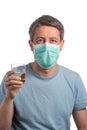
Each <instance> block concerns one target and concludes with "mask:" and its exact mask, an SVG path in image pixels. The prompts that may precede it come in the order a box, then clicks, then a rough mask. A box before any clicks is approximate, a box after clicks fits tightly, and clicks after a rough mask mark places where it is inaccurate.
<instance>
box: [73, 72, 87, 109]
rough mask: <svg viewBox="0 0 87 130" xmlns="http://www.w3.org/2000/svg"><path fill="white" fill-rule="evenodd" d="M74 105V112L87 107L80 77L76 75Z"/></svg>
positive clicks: (85, 94) (86, 95)
mask: <svg viewBox="0 0 87 130" xmlns="http://www.w3.org/2000/svg"><path fill="white" fill-rule="evenodd" d="M75 90H76V91H75V92H76V94H75V103H74V110H80V109H83V108H86V107H87V91H86V88H85V86H84V84H83V81H82V79H81V77H80V76H79V75H78V74H77V77H76V80H75Z"/></svg>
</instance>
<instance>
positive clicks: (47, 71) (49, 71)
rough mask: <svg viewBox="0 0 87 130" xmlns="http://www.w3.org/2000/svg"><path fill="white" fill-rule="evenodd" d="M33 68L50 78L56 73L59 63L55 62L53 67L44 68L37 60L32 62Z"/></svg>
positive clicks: (37, 72)
mask: <svg viewBox="0 0 87 130" xmlns="http://www.w3.org/2000/svg"><path fill="white" fill-rule="evenodd" d="M30 66H31V69H32V70H33V71H34V72H35V73H36V74H38V75H40V76H42V77H45V78H49V77H51V76H53V75H54V74H55V73H56V70H57V67H58V65H57V64H55V65H54V66H53V67H51V68H50V69H44V68H42V67H40V66H39V65H38V64H37V63H36V62H33V63H31V64H30Z"/></svg>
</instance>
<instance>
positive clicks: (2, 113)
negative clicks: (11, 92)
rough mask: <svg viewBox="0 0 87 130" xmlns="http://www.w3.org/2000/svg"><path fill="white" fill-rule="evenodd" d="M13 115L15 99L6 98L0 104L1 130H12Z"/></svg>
mask: <svg viewBox="0 0 87 130" xmlns="http://www.w3.org/2000/svg"><path fill="white" fill-rule="evenodd" d="M12 117H13V100H10V99H8V98H6V97H5V98H4V100H3V101H2V104H0V130H10V128H11V123H12Z"/></svg>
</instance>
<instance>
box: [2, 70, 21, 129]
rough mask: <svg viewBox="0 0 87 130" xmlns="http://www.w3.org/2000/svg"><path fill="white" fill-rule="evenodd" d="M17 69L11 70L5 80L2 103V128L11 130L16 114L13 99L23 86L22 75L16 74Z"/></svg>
mask: <svg viewBox="0 0 87 130" xmlns="http://www.w3.org/2000/svg"><path fill="white" fill-rule="evenodd" d="M14 74H15V71H9V72H8V73H7V76H6V78H5V80H4V86H3V87H5V97H4V99H3V101H2V102H1V104H0V130H10V129H11V124H12V119H13V115H14V108H13V101H14V98H15V96H16V94H17V92H18V91H19V89H20V88H21V87H22V85H23V82H22V81H21V77H18V76H14Z"/></svg>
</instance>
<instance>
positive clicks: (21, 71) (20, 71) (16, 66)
mask: <svg viewBox="0 0 87 130" xmlns="http://www.w3.org/2000/svg"><path fill="white" fill-rule="evenodd" d="M11 70H15V72H16V73H15V74H14V75H15V76H20V77H21V81H22V82H23V83H24V82H25V76H26V65H25V64H21V63H13V64H11Z"/></svg>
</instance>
